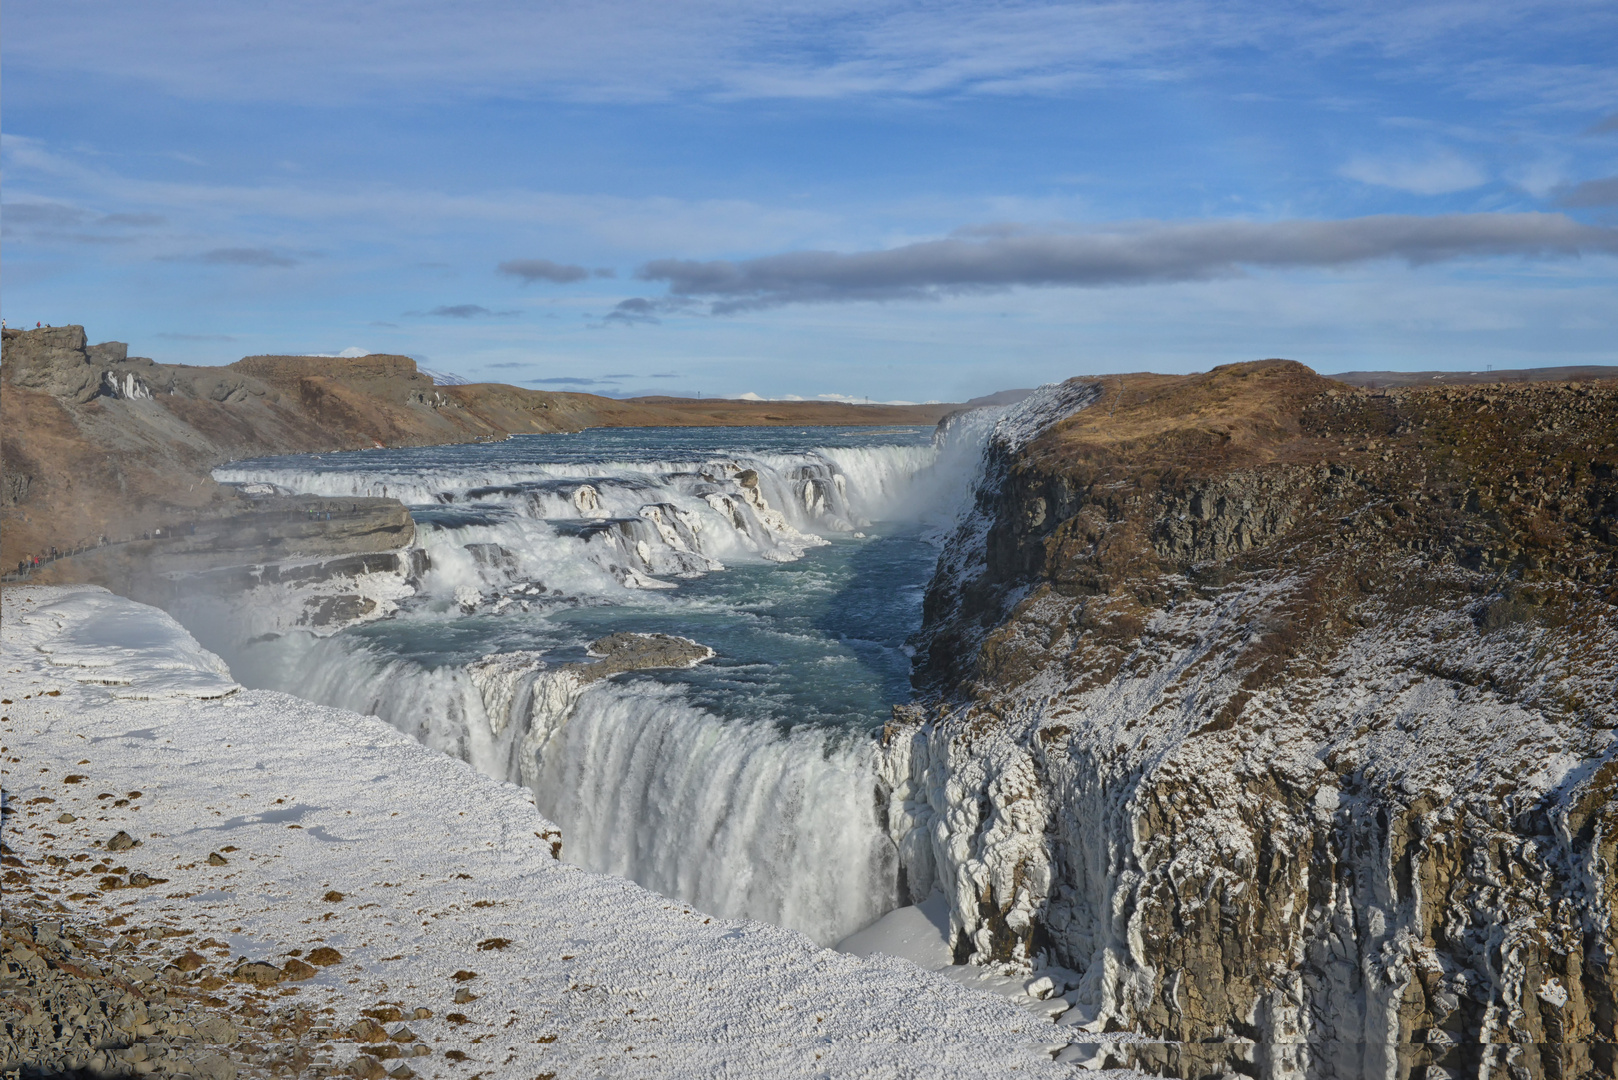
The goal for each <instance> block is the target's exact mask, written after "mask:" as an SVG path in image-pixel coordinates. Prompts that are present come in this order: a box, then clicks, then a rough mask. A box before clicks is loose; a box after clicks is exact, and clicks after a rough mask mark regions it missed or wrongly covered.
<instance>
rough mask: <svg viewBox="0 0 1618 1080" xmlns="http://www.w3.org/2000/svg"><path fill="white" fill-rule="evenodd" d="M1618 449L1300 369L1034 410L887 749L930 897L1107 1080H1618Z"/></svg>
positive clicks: (933, 618) (1010, 453) (1161, 382)
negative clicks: (1012, 968) (1050, 1001)
mask: <svg viewBox="0 0 1618 1080" xmlns="http://www.w3.org/2000/svg"><path fill="white" fill-rule="evenodd" d="M1615 444H1618V384H1614V383H1612V382H1599V383H1583V384H1577V383H1558V384H1545V383H1540V384H1530V385H1522V386H1517V385H1513V386H1501V385H1479V386H1469V387H1466V388H1464V389H1461V388H1443V389H1431V390H1396V391H1387V392H1365V391H1361V390H1355V389H1350V388H1347V387H1345V386H1344V385H1343V384H1340V383H1333V382H1330V381H1328V380H1324V379H1321V378H1320V377H1318V376H1316V375H1315V374H1314V373H1312V372H1310V371H1309V370H1308V369H1306V368H1304V367H1302V366H1300V365H1297V364H1293V363H1290V362H1284V361H1267V362H1263V363H1258V364H1248V365H1239V366H1232V367H1226V368H1219V369H1216V370H1214V371H1213V372H1211V373H1208V374H1205V375H1195V376H1183V377H1168V376H1154V375H1138V376H1124V377H1122V378H1109V379H1107V380H1104V381H1101V382H1094V383H1084V382H1077V381H1076V382H1072V383H1068V384H1064V385H1063V386H1060V387H1054V388H1047V389H1046V390H1044V391H1041V392H1040V393H1039V394H1036V395H1035V396H1034V397H1033V398H1030V399H1029V400H1028V401H1025V402H1023V403H1021V404H1019V405H1016V406H1013V407H1012V409H1011V410H1010V411H1009V412H1008V414H1007V416H1006V418H1005V419H1004V420H1002V421H1001V423H1000V426H999V428H998V429H997V432H996V435H995V437H994V438H993V440H992V444H991V450H990V457H989V461H988V465H987V473H986V480H985V483H984V485H983V487H982V489H981V490H980V493H979V498H978V503H977V507H976V510H975V512H974V513H973V514H972V515H971V516H970V517H969V518H968V519H967V520H966V522H965V523H964V524H963V525H962V526H961V528H960V531H959V532H958V533H957V535H955V536H954V538H953V539H952V540H951V542H950V544H949V547H948V548H947V550H946V552H945V555H944V558H943V559H942V560H941V563H940V568H939V572H938V575H937V576H936V577H935V579H934V581H933V583H932V585H931V587H930V590H929V595H928V598H927V609H926V624H925V627H924V630H923V634H922V638H921V640H920V642H919V643H918V644H919V645H920V652H919V655H918V658H917V669H916V670H917V678H918V681H919V682H920V684H921V685H923V686H924V687H925V688H926V690H927V697H926V699H925V700H926V704H925V705H924V706H923V707H920V708H915V709H911V710H901V711H900V713H899V714H898V715H896V717H895V721H894V723H893V724H891V725H890V726H889V728H888V730H887V732H886V733H885V742H886V745H887V764H888V769H889V774H890V780H891V783H892V785H893V792H892V796H891V798H890V800H889V807H888V809H889V827H890V830H891V831H892V833H893V835H894V837H895V840H896V841H897V842H898V843H899V845H900V852H901V857H902V859H903V862H904V866H905V880H906V887H907V888H908V890H909V892H910V894H911V897H912V899H915V900H920V899H921V898H922V897H925V896H926V895H928V894H929V893H930V892H931V891H933V890H934V889H942V890H943V891H944V892H945V894H946V896H947V897H948V898H949V900H950V905H951V909H952V916H951V932H952V935H953V937H954V941H955V949H956V954H957V957H958V958H960V959H965V958H968V957H971V958H975V959H977V960H979V961H985V962H994V961H1003V960H1021V959H1030V960H1034V961H1036V962H1038V963H1042V964H1053V965H1057V966H1058V967H1063V968H1066V969H1069V971H1070V975H1071V978H1070V979H1069V983H1070V986H1071V987H1072V992H1071V993H1070V994H1069V997H1070V998H1073V999H1075V1000H1077V1001H1078V1002H1079V1005H1078V1007H1077V1008H1075V1009H1074V1010H1073V1011H1072V1012H1071V1013H1069V1014H1068V1015H1067V1016H1066V1017H1064V1018H1063V1023H1069V1024H1080V1025H1082V1026H1083V1027H1084V1028H1086V1029H1087V1030H1090V1031H1094V1032H1096V1033H1098V1034H1097V1040H1098V1041H1097V1046H1096V1054H1095V1058H1094V1061H1093V1063H1095V1064H1102V1063H1108V1062H1111V1063H1114V1064H1124V1063H1128V1064H1134V1065H1138V1066H1143V1067H1146V1068H1149V1069H1151V1070H1153V1071H1163V1072H1165V1073H1167V1074H1169V1075H1177V1076H1188V1077H1190V1076H1204V1075H1220V1074H1223V1073H1227V1072H1232V1071H1233V1072H1238V1073H1241V1074H1244V1075H1251V1076H1263V1077H1315V1078H1327V1077H1330V1078H1339V1077H1343V1078H1346V1077H1354V1078H1360V1077H1373V1076H1374V1077H1399V1078H1402V1077H1447V1076H1463V1075H1464V1076H1489V1077H1494V1076H1498V1077H1514V1078H1515V1077H1537V1076H1547V1077H1572V1076H1612V1075H1614V1074H1615V1073H1614V1070H1615V1068H1618V1031H1615V1030H1614V1026H1615V1022H1618V1012H1615V1007H1618V1003H1615V992H1618V966H1615V959H1618V928H1615V926H1614V922H1613V903H1614V900H1615V899H1618V870H1615V868H1614V858H1615V856H1618V801H1615V799H1614V796H1615V794H1618V757H1615V752H1614V740H1613V732H1614V729H1615V727H1618V575H1615V555H1618V518H1615V514H1618V475H1615V470H1618V448H1615ZM1107 1032H1137V1033H1140V1037H1139V1038H1136V1039H1135V1040H1134V1041H1132V1042H1131V1041H1127V1040H1125V1041H1119V1040H1117V1039H1113V1040H1111V1041H1109V1040H1107V1039H1106V1038H1105V1037H1104V1033H1107Z"/></svg>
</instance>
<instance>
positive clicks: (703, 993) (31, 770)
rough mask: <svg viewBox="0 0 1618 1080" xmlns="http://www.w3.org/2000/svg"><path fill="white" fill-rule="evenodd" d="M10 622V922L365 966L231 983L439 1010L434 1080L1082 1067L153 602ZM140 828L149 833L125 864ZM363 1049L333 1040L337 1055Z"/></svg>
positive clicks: (226, 967) (343, 1010)
mask: <svg viewBox="0 0 1618 1080" xmlns="http://www.w3.org/2000/svg"><path fill="white" fill-rule="evenodd" d="M3 617H4V619H3V621H4V634H3V643H4V648H3V660H4V665H3V671H4V674H3V676H0V695H3V697H4V698H6V699H10V700H9V703H8V704H6V705H5V706H4V713H5V715H6V716H7V717H8V718H9V719H8V720H7V721H6V722H5V724H4V726H3V729H0V730H3V731H4V739H5V743H6V747H7V750H8V751H9V752H8V755H7V759H8V763H9V764H8V770H9V771H8V774H7V778H6V784H5V786H6V796H5V797H6V806H7V809H8V811H10V812H9V813H8V816H7V824H6V829H5V841H6V846H7V847H8V848H10V849H12V850H14V851H15V852H16V854H17V856H18V858H20V860H21V861H22V862H23V863H25V864H27V865H28V866H29V867H30V868H31V870H33V871H34V872H33V874H32V880H31V882H30V883H29V884H28V885H26V886H8V888H7V895H6V905H7V907H8V909H9V908H11V907H13V906H15V905H16V904H18V903H23V902H26V900H27V899H28V897H29V894H30V893H31V894H32V896H33V897H34V898H36V899H41V900H44V901H45V902H47V903H57V902H59V903H61V904H62V905H64V907H65V908H66V909H67V915H71V914H73V913H83V914H84V915H86V917H91V918H95V919H105V918H107V917H109V916H112V915H114V914H115V913H116V914H124V915H126V916H127V917H128V918H130V919H131V920H135V919H139V920H140V921H143V922H145V923H149V924H155V923H163V924H167V925H170V926H173V927H177V928H180V929H183V930H190V931H193V934H192V935H191V936H187V937H185V938H184V939H183V940H184V941H185V942H186V943H188V944H187V946H186V947H194V945H195V943H198V942H202V941H203V940H204V939H207V938H212V939H214V940H215V941H216V942H218V943H219V944H220V945H221V946H222V947H221V948H218V949H216V950H215V951H214V955H207V956H206V959H207V961H208V965H207V966H206V967H205V968H202V969H199V970H197V971H193V972H190V973H185V974H183V973H180V972H178V971H173V972H170V973H169V976H168V977H169V978H172V979H200V978H206V977H207V975H206V974H204V973H205V972H213V973H216V974H217V977H224V976H228V975H229V974H230V973H231V971H232V970H234V969H235V967H236V964H237V961H238V960H239V959H241V958H246V959H248V960H266V961H273V962H274V963H275V964H276V965H285V964H286V963H287V961H288V959H289V957H290V956H292V954H293V950H297V951H298V952H300V953H302V954H304V955H307V954H309V953H310V952H312V951H313V950H315V949H317V948H322V947H325V948H331V949H335V950H337V951H338V952H339V953H340V954H341V956H342V960H341V962H339V963H336V964H333V965H331V966H327V967H321V968H319V969H318V972H317V973H316V974H314V975H313V976H312V977H308V978H304V979H302V980H300V981H295V982H283V983H280V984H279V985H269V986H255V985H253V984H250V983H246V982H236V981H231V982H226V983H225V984H224V985H223V986H219V987H217V988H216V989H215V990H213V991H212V992H213V993H216V994H218V995H219V996H220V997H221V998H222V999H224V1000H225V1001H226V1002H228V1003H230V1004H231V1005H232V1007H237V1008H248V1009H262V1008H265V1007H268V1006H271V1005H278V1004H285V1003H287V1002H286V1001H285V1000H283V999H293V1000H295V1001H296V1003H297V1004H298V1005H300V1006H302V1007H303V1008H305V1009H308V1010H309V1011H310V1012H311V1013H313V1014H315V1015H317V1016H318V1017H319V1018H320V1023H322V1024H324V1025H328V1026H331V1027H335V1028H337V1029H339V1030H343V1029H346V1028H347V1027H348V1026H349V1025H350V1024H352V1023H353V1022H354V1021H355V1020H357V1019H358V1018H359V1013H360V1010H362V1009H370V1008H375V1007H377V1006H378V1005H389V1004H391V1005H394V1006H397V1007H399V1008H401V1009H403V1011H404V1014H405V1015H406V1016H411V1015H413V1010H414V1009H417V1008H425V1009H428V1010H431V1012H432V1018H431V1019H424V1020H414V1019H412V1020H410V1021H409V1026H410V1028H411V1029H412V1031H413V1032H414V1034H415V1035H416V1036H417V1037H418V1038H419V1039H420V1041H421V1042H423V1043H425V1044H426V1045H428V1046H430V1047H431V1048H432V1051H433V1052H432V1054H431V1055H428V1056H425V1057H422V1058H417V1059H412V1061H411V1065H412V1067H413V1068H414V1069H415V1070H416V1072H417V1073H419V1074H424V1075H427V1076H444V1077H455V1076H463V1075H464V1076H466V1077H470V1076H472V1075H473V1074H474V1073H479V1074H482V1076H484V1077H485V1078H491V1080H492V1078H493V1077H496V1076H499V1077H506V1076H510V1077H517V1076H521V1077H525V1078H531V1077H533V1076H535V1075H544V1074H547V1073H554V1074H556V1075H558V1076H570V1075H572V1076H586V1075H588V1076H618V1075H631V1074H632V1075H635V1076H637V1077H641V1076H738V1077H741V1076H745V1077H759V1076H836V1077H847V1076H871V1077H887V1076H895V1077H897V1076H918V1077H920V1076H925V1077H939V1076H985V1075H994V1076H1042V1075H1066V1074H1067V1073H1068V1070H1067V1068H1066V1067H1064V1066H1061V1065H1057V1064H1054V1063H1052V1062H1051V1061H1050V1059H1049V1056H1048V1055H1049V1054H1050V1053H1051V1052H1052V1050H1053V1049H1054V1048H1055V1047H1056V1046H1057V1045H1059V1041H1058V1037H1057V1036H1056V1029H1053V1028H1052V1027H1051V1026H1050V1025H1048V1024H1044V1023H1041V1022H1040V1021H1038V1020H1036V1019H1035V1018H1034V1017H1032V1016H1030V1015H1029V1014H1028V1013H1027V1012H1025V1011H1022V1010H1020V1009H1017V1008H1016V1007H1014V1006H1012V1005H1010V1004H1006V1003H1004V1002H1001V1001H999V1000H996V999H994V998H992V997H990V996H987V995H985V994H982V993H980V992H976V991H974V990H971V989H968V988H965V987H962V986H959V985H957V984H955V983H953V982H951V981H949V980H947V979H945V978H942V977H940V976H937V975H934V974H931V973H929V972H925V971H922V970H920V969H919V968H917V967H915V966H913V965H912V964H910V963H908V962H905V961H902V960H895V959H888V958H884V957H877V958H872V959H860V958H857V957H854V956H850V955H847V954H841V953H836V952H831V951H827V950H824V949H820V948H817V947H816V946H815V945H814V944H813V943H811V942H810V941H809V940H808V939H807V938H805V937H803V936H802V935H800V934H797V933H794V932H791V931H787V930H783V929H780V928H777V927H774V926H768V925H764V924H760V923H754V922H743V921H726V920H721V919H717V918H710V917H708V916H705V915H703V914H700V913H697V912H693V911H691V910H690V909H689V908H688V907H686V906H685V905H683V904H680V903H677V902H675V901H671V900H667V899H665V898H663V897H661V896H657V895H655V894H653V893H650V892H648V891H646V890H645V889H642V888H641V887H639V886H637V885H635V884H633V883H631V882H627V881H623V880H619V879H615V878H610V877H605V876H601V875H597V874H592V873H588V872H585V871H583V870H580V869H577V868H576V867H573V866H571V865H568V864H567V863H564V862H561V861H558V859H557V858H556V857H555V855H554V853H553V846H554V845H555V844H556V841H557V837H558V834H557V831H556V829H555V827H554V826H552V825H550V824H549V823H548V822H546V821H545V820H543V819H542V818H541V817H540V816H539V814H538V812H537V811H536V810H535V808H534V806H533V803H532V800H531V797H530V796H529V794H528V793H527V792H526V791H525V790H523V789H521V788H518V787H515V786H512V785H507V784H501V783H498V782H496V781H493V780H490V779H488V778H486V777H483V776H481V775H479V774H478V773H477V772H475V771H474V770H473V769H472V768H471V767H470V766H468V765H466V764H464V763H463V762H460V761H456V760H454V759H452V758H449V757H447V756H445V755H443V754H441V753H438V752H436V751H434V750H430V749H428V748H427V747H424V746H422V745H421V744H419V743H417V742H415V741H414V740H412V739H411V738H409V737H408V736H405V735H403V734H401V733H400V732H398V731H397V730H395V729H394V728H392V727H390V726H388V725H387V724H385V723H383V722H382V721H380V720H377V719H374V718H370V717H362V716H358V715H355V714H352V713H346V712H342V711H340V710H336V709H331V708H325V707H321V706H316V705H312V704H310V703H308V702H305V701H302V700H299V699H297V698H293V697H291V696H289V695H285V694H278V693H271V692H266V691H247V690H238V689H235V688H234V684H233V683H231V682H230V680H229V678H228V675H226V674H225V673H224V670H223V665H222V664H218V663H217V660H216V659H215V658H213V657H211V656H210V654H207V653H205V652H204V651H202V650H201V649H200V647H198V646H196V644H195V642H193V641H191V639H190V637H189V635H186V634H185V632H184V630H183V629H181V628H180V627H179V626H178V624H176V623H174V622H173V621H172V620H171V619H169V617H168V616H167V615H164V614H163V613H161V612H159V611H157V610H156V609H153V608H147V607H143V606H142V605H138V604H134V603H133V602H131V601H127V600H124V599H122V598H119V597H116V596H113V595H112V594H110V593H107V592H104V591H102V590H99V589H94V588H89V587H69V588H58V589H51V588H34V589H31V588H17V589H8V590H7V591H6V592H5V594H4V612H3ZM137 646H139V647H137ZM219 695H223V696H219ZM75 777H77V778H78V779H74V778H75ZM137 791H138V792H140V793H141V794H140V795H139V796H138V797H136V796H135V795H134V794H132V793H134V792H137ZM102 796H107V797H102ZM120 803H122V804H123V805H119V804H120ZM65 815H72V816H73V817H74V818H75V819H76V820H72V821H66V820H61V819H63V818H64V816H65ZM119 831H124V832H127V833H128V834H129V836H130V837H132V838H133V839H135V840H138V841H139V842H140V843H139V846H137V847H134V848H130V849H127V850H123V851H119V852H117V853H116V854H115V855H104V852H105V851H106V845H107V843H108V841H109V840H110V839H111V838H112V837H113V836H114V835H115V834H116V833H118V832H119ZM215 853H217V854H219V855H220V856H221V857H222V858H223V859H224V860H226V861H225V864H224V865H211V864H210V861H209V856H210V854H215ZM48 855H56V856H58V857H59V858H64V859H66V860H67V861H66V862H65V863H64V864H63V865H61V866H51V865H49V864H48V863H47V861H46V856H48ZM78 855H84V856H87V858H85V859H82V860H79V861H77V862H75V861H73V860H74V857H75V856H78ZM102 858H105V859H107V862H106V863H100V862H97V863H95V865H97V866H102V867H103V871H102V872H99V873H98V872H94V871H92V870H91V869H90V867H91V865H92V860H100V859H102ZM113 863H117V864H118V865H117V866H113V865H112V864H113ZM139 875H145V876H146V878H147V879H153V881H152V883H151V884H149V885H145V886H144V887H136V886H135V885H133V884H132V882H138V881H140V880H142V879H141V878H140V877H139ZM334 894H341V899H328V898H329V897H332V896H334ZM174 951H175V952H176V953H178V952H181V951H183V947H182V948H177V949H175V950H174ZM205 952H206V950H205ZM153 966H154V968H155V967H156V966H158V965H156V964H155V963H154V965H153ZM457 973H460V974H459V975H458V974H457ZM467 973H472V974H473V977H467ZM457 991H470V995H475V997H474V998H473V1000H469V1001H468V1000H465V999H466V998H467V997H469V996H470V995H469V994H467V993H462V994H461V995H460V996H461V998H462V999H463V1000H462V1001H461V1002H460V1003H457V1002H456V995H457ZM390 1026H391V1025H390ZM363 1049H365V1047H364V1046H363V1045H361V1044H359V1043H354V1042H353V1041H352V1040H349V1039H345V1038H338V1039H336V1040H334V1041H332V1042H331V1043H329V1044H327V1045H325V1046H323V1047H322V1048H320V1051H319V1055H318V1056H317V1060H323V1061H325V1062H327V1063H328V1064H329V1066H331V1067H341V1066H343V1065H344V1064H346V1063H347V1062H350V1061H352V1060H354V1059H355V1057H356V1055H357V1054H358V1053H359V1052H360V1051H361V1050H363ZM451 1051H454V1055H452V1054H451ZM455 1055H460V1056H461V1059H460V1060H457V1059H456V1057H455ZM394 1064H396V1063H393V1062H390V1063H389V1065H390V1067H392V1066H393V1065H394Z"/></svg>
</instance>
